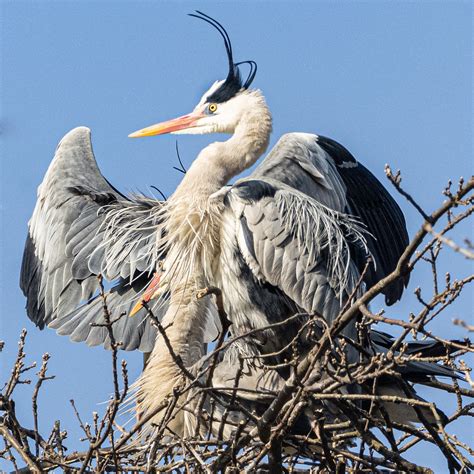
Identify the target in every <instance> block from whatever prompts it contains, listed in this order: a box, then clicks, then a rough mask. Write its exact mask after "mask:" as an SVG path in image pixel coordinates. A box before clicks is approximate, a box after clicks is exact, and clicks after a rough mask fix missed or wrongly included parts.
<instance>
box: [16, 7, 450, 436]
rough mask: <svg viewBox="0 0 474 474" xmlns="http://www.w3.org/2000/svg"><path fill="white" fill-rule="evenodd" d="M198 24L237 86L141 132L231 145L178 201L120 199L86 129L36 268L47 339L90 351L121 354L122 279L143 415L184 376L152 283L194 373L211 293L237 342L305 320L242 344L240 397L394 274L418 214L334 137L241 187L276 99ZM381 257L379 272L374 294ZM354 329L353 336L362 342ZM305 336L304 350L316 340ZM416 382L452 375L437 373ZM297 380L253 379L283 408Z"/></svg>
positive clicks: (33, 314)
mask: <svg viewBox="0 0 474 474" xmlns="http://www.w3.org/2000/svg"><path fill="white" fill-rule="evenodd" d="M198 16H199V17H200V18H201V19H203V20H205V21H207V22H208V23H211V24H212V25H213V26H214V27H215V28H217V29H218V30H219V32H220V34H221V35H222V37H223V38H224V43H225V47H226V50H227V55H228V60H229V73H228V75H227V78H226V79H225V80H224V81H218V82H216V83H214V84H213V85H212V87H211V88H210V89H209V90H208V91H207V92H206V93H205V94H204V95H203V97H202V99H201V101H200V102H199V103H198V104H197V106H196V107H195V109H194V110H193V112H191V113H190V114H188V115H185V116H182V117H179V118H178V119H174V120H171V121H168V122H163V123H160V124H157V125H153V126H151V127H147V128H145V129H143V130H140V131H138V132H135V133H134V134H132V135H131V136H132V137H140V136H150V135H158V134H162V133H190V134H201V133H202V134H204V133H230V134H231V135H232V136H231V137H230V138H229V139H228V140H227V141H223V142H214V143H212V144H210V145H209V146H207V147H206V148H204V149H203V150H202V151H201V152H200V153H199V155H198V156H197V158H196V159H195V161H194V162H193V164H192V165H191V167H190V168H189V170H188V171H187V172H186V174H185V175H184V177H183V180H182V182H181V183H180V185H179V186H178V188H177V189H176V191H175V193H174V194H173V195H172V196H171V197H170V199H169V200H167V201H158V200H154V199H150V198H146V197H144V196H131V197H126V196H124V195H123V194H121V193H120V192H119V191H117V190H116V189H115V188H114V187H113V186H111V185H110V183H108V181H107V180H106V179H105V178H104V177H103V176H102V174H101V173H100V171H99V169H98V167H97V164H96V161H95V158H94V156H93V153H92V148H91V144H90V132H89V130H88V129H86V128H84V127H81V128H78V129H75V130H73V131H71V132H70V133H69V134H68V135H67V136H66V137H65V138H64V139H63V140H62V141H61V143H60V144H59V146H58V149H57V151H56V155H55V158H54V160H53V162H52V163H51V165H50V167H49V169H48V172H47V173H46V176H45V178H44V180H43V183H42V184H41V186H40V188H39V190H38V202H37V204H36V208H35V211H34V213H33V217H32V219H31V221H30V224H29V236H28V238H27V244H26V248H25V254H24V260H23V266H22V276H21V287H22V289H23V291H24V293H25V294H26V296H27V311H28V315H29V317H30V318H31V319H32V320H33V321H34V322H35V323H36V324H37V325H38V326H40V327H41V328H42V327H44V326H46V325H48V326H50V327H52V328H55V329H56V330H57V331H58V333H60V334H65V335H69V336H70V337H71V339H72V340H75V341H85V342H87V343H88V344H89V345H98V344H104V345H105V346H106V347H107V346H109V345H110V341H109V333H108V331H107V329H106V328H104V327H102V326H100V324H99V325H98V324H97V323H103V322H104V315H103V310H102V299H101V297H100V296H99V295H97V294H96V293H97V286H98V281H97V276H98V275H102V276H103V277H104V278H106V279H107V280H110V281H117V283H116V284H115V286H113V287H112V289H111V290H110V291H109V292H107V296H106V298H107V304H108V306H109V310H110V311H111V312H112V314H117V315H120V314H123V315H124V316H123V317H121V318H120V319H119V320H118V321H117V322H116V323H115V324H114V326H113V331H114V334H115V338H116V339H117V340H120V341H122V344H123V345H122V348H123V349H126V350H132V349H136V348H138V349H140V350H142V351H144V352H151V356H150V359H149V361H148V363H147V366H146V368H145V370H144V372H143V374H142V375H141V377H140V378H139V380H138V381H137V383H136V387H137V401H138V408H137V409H138V411H139V413H140V414H148V413H151V412H152V411H154V410H156V408H157V407H158V406H159V405H160V403H161V402H162V401H163V400H164V399H165V398H166V397H167V396H168V395H169V394H171V393H172V391H173V388H174V387H175V386H176V383H177V381H178V380H179V378H180V376H181V371H180V369H179V367H177V365H176V363H175V360H174V359H173V357H172V354H171V353H170V351H169V348H168V347H167V345H166V344H164V343H163V340H162V337H161V336H157V335H156V330H155V328H154V327H153V326H152V324H151V323H150V319H149V318H147V314H148V312H147V309H146V308H143V307H141V304H140V303H139V302H140V299H141V297H142V296H143V292H144V291H145V290H146V289H147V287H148V290H147V291H148V293H149V298H148V297H147V299H149V304H148V306H149V308H150V309H151V310H152V311H153V312H154V314H155V315H156V316H157V317H158V318H159V319H161V321H162V325H163V327H164V328H165V330H166V334H167V337H168V339H169V341H170V343H171V345H172V347H173V351H174V353H175V354H179V356H180V358H181V359H182V361H183V363H184V364H185V366H186V367H188V368H189V369H190V370H193V371H194V372H195V373H198V372H199V370H200V367H201V366H202V364H203V359H202V357H203V355H204V352H203V344H204V343H205V342H206V341H209V340H212V339H213V338H214V337H215V324H214V317H213V303H212V302H211V299H210V298H209V297H206V298H202V299H196V292H197V291H198V290H199V289H201V288H203V287H205V286H217V287H218V288H220V289H221V291H222V294H223V301H224V307H225V311H226V313H227V315H228V317H229V319H230V321H231V323H232V326H231V332H232V334H233V335H243V334H245V333H246V332H248V331H249V330H254V329H263V328H266V327H267V326H269V325H271V324H273V323H276V322H283V321H285V320H286V319H288V318H289V317H291V316H293V315H294V314H296V313H302V316H301V318H294V319H293V320H291V322H290V323H288V324H282V325H281V326H278V327H272V328H267V329H264V330H262V331H259V332H257V333H253V334H252V335H251V336H247V337H243V338H242V339H241V340H239V343H238V344H233V345H231V346H230V347H229V348H228V350H227V351H226V352H225V353H224V355H223V356H222V357H221V358H220V360H219V365H218V367H217V368H216V370H215V373H214V378H213V383H214V384H216V385H223V386H227V387H232V381H231V379H230V378H229V375H230V374H232V373H235V367H236V364H237V361H238V360H239V359H240V358H241V357H247V356H256V357H260V356H262V355H265V354H269V353H276V354H278V355H277V356H275V357H276V359H275V362H276V363H279V362H281V361H282V360H284V359H285V357H287V353H286V352H285V347H287V345H288V344H289V343H290V342H291V341H292V340H294V339H295V337H298V334H299V331H300V329H301V327H302V324H303V323H304V322H305V321H307V320H308V318H310V317H311V315H314V314H317V315H319V316H320V325H322V326H324V325H326V326H330V325H331V323H332V322H333V321H334V319H335V318H336V317H337V315H338V314H339V313H340V311H341V308H343V306H344V305H345V304H346V303H347V301H348V300H349V298H350V297H353V296H355V295H357V294H358V293H359V292H361V291H363V289H364V286H365V287H370V286H372V285H374V284H375V283H376V282H377V281H379V280H380V279H381V278H383V277H384V276H386V275H387V274H388V273H390V272H391V271H392V270H393V269H394V268H395V266H396V263H397V262H398V259H399V257H400V255H401V253H402V252H403V250H404V248H405V247H406V245H407V242H408V236H407V232H406V227H405V222H404V218H403V214H402V213H401V211H400V209H399V207H398V206H397V204H396V203H395V201H394V200H393V199H392V198H391V196H390V195H389V193H388V192H387V191H386V190H385V188H384V187H383V186H382V185H381V184H380V182H379V181H378V180H377V179H376V178H375V177H374V176H373V175H372V174H371V173H370V172H369V171H368V170H367V169H366V168H364V167H363V166H362V165H361V164H360V163H358V162H357V161H356V160H355V159H354V157H353V156H352V155H351V154H350V153H349V152H348V151H347V150H346V149H345V148H344V147H342V146H341V145H339V144H338V143H336V142H334V141H333V140H330V139H327V138H324V137H320V136H317V135H311V134H304V133H290V134H287V135H284V136H283V137H282V138H281V139H280V140H279V142H278V143H277V144H276V146H275V147H274V148H273V150H272V151H271V152H270V153H269V154H268V155H267V157H266V158H265V159H264V160H263V162H262V163H261V164H260V165H259V166H258V167H257V169H256V170H255V171H254V172H253V173H252V174H251V175H250V176H249V177H248V178H244V179H242V180H239V181H238V182H237V183H235V184H234V185H233V186H231V187H228V186H226V185H227V183H228V182H229V180H230V179H231V178H232V177H234V176H236V175H238V174H240V173H241V172H242V171H244V170H246V169H247V168H249V167H250V166H251V165H253V164H254V163H255V162H256V161H257V160H258V158H259V157H260V156H261V155H262V154H263V153H264V152H265V150H266V148H267V146H268V143H269V139H270V133H271V130H272V120H271V114H270V111H269V109H268V106H267V104H266V102H265V99H264V97H263V95H262V93H261V92H260V91H258V90H252V89H250V85H251V83H252V81H253V79H254V77H255V73H256V65H255V63H254V62H253V61H246V62H245V63H247V64H248V65H249V66H250V72H249V75H248V77H247V79H246V80H245V81H243V80H242V79H241V76H240V71H239V65H240V64H242V63H234V61H233V55H232V47H231V44H230V40H229V38H228V35H227V33H226V32H225V30H224V29H223V28H222V27H221V25H220V24H218V23H217V22H215V21H214V20H212V19H210V17H208V16H206V15H203V14H199V15H198ZM369 256H370V257H371V258H372V261H373V263H371V264H370V265H369V266H368V267H367V271H366V272H365V273H364V276H363V280H364V284H363V285H362V286H361V285H358V284H357V283H358V280H359V279H360V277H361V272H362V269H363V268H364V266H365V265H366V262H367V258H368V257H369ZM156 274H158V276H159V278H156V277H155V278H154V275H156ZM150 282H151V283H150ZM405 284H406V280H404V279H400V280H398V281H396V282H394V283H393V284H392V285H391V286H389V287H388V288H387V289H386V290H385V297H386V301H387V303H388V304H392V303H394V302H395V301H397V300H398V299H399V298H400V296H401V294H402V291H403V288H404V285H405ZM149 285H152V286H151V290H150V286H149ZM155 285H156V290H155V289H154V288H155ZM84 301H85V303H84ZM137 302H138V304H137ZM135 312H136V313H137V314H136V316H135V317H133V318H130V317H127V315H128V314H130V313H135ZM91 323H95V324H91ZM355 325H356V321H353V322H352V323H350V324H348V325H347V326H346V328H345V329H344V332H343V334H344V335H345V336H346V337H348V338H351V339H354V340H355V339H356V331H355V327H356V326H355ZM322 326H321V329H323V327H322ZM213 327H214V330H212V328H213ZM377 337H378V336H375V339H377ZM300 339H301V341H300V343H301V345H302V347H303V350H304V345H305V344H311V341H310V340H303V339H304V338H300ZM379 339H380V337H379ZM378 342H380V340H379V341H378ZM367 344H368V345H369V346H370V347H372V348H374V347H376V346H377V342H374V341H372V342H370V341H367ZM352 356H354V357H355V354H353V355H352ZM352 356H351V351H350V350H348V357H349V358H350V357H352ZM413 370H415V371H418V372H419V371H425V373H427V374H432V375H446V371H447V369H443V368H442V367H439V366H436V365H434V366H433V364H425V365H422V366H417V367H413ZM285 377H287V374H286V373H285V371H284V370H283V371H276V370H270V371H266V370H264V368H263V367H261V366H259V364H256V365H255V364H254V366H253V367H252V368H251V369H249V370H248V371H247V374H246V377H244V379H243V382H242V383H245V384H247V385H248V386H250V387H253V388H255V387H257V386H259V387H263V389H264V390H266V391H268V393H269V396H270V395H271V394H273V393H275V392H277V391H278V389H279V387H281V384H282V383H284V380H285ZM239 396H241V395H239ZM242 397H243V400H244V401H246V402H249V403H254V402H259V403H263V404H265V403H266V400H252V399H251V398H252V397H249V396H248V397H247V399H246V396H245V395H242ZM161 416H162V414H160V413H158V414H157V415H156V416H155V418H153V420H152V422H159V421H160V419H161ZM194 421H195V417H194V418H193V415H190V414H189V413H188V412H184V411H183V412H181V413H178V414H177V415H176V416H175V417H174V420H173V421H172V422H171V423H172V428H173V430H174V431H177V432H178V433H181V434H184V435H186V434H187V433H189V432H191V431H192V427H193V425H194Z"/></svg>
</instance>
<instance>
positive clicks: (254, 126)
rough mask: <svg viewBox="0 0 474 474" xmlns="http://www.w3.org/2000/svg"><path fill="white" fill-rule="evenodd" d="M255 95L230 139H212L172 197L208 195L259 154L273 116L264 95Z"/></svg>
mask: <svg viewBox="0 0 474 474" xmlns="http://www.w3.org/2000/svg"><path fill="white" fill-rule="evenodd" d="M256 99H257V100H256V101H255V106H254V107H252V108H249V109H248V110H246V111H245V112H244V113H243V115H242V117H241V118H240V120H239V123H238V124H237V126H236V127H235V130H234V134H233V135H232V137H231V138H229V140H227V141H224V142H214V143H211V144H210V145H208V146H207V147H206V148H204V149H203V150H202V151H201V152H200V153H199V155H198V156H197V158H196V159H195V160H194V162H193V164H192V165H191V167H190V168H189V170H188V171H187V172H186V175H185V176H184V178H183V180H182V181H181V184H180V185H179V186H178V188H177V189H176V191H175V193H174V194H173V196H172V197H171V199H177V198H186V197H187V198H188V199H193V200H196V199H197V198H199V197H202V198H204V197H209V196H210V195H211V194H213V193H215V192H216V191H218V190H219V189H220V188H222V186H225V185H226V184H227V183H228V182H229V180H230V179H231V178H233V177H234V176H237V175H238V174H239V173H241V172H242V171H244V170H246V169H247V168H249V167H250V166H252V165H253V164H254V163H255V162H256V161H257V160H258V159H259V158H260V156H261V155H262V154H263V153H264V152H265V150H266V149H267V146H268V142H269V140H270V133H271V131H272V118H271V114H270V111H269V110H268V107H267V105H266V103H265V100H264V99H263V96H261V95H256Z"/></svg>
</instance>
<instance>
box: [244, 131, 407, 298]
mask: <svg viewBox="0 0 474 474" xmlns="http://www.w3.org/2000/svg"><path fill="white" fill-rule="evenodd" d="M252 178H259V179H264V180H266V179H274V180H277V181H279V182H282V183H285V184H287V185H289V186H291V187H293V188H295V189H298V190H299V191H300V192H302V193H305V194H307V195H309V196H311V197H312V198H313V199H315V200H317V201H319V202H320V203H322V204H324V205H325V206H327V207H329V208H330V209H333V210H337V211H339V212H346V213H349V214H352V215H354V216H356V217H357V218H358V219H359V220H360V221H361V222H362V223H363V224H364V225H365V226H366V229H367V231H368V235H366V240H367V246H368V249H369V251H370V254H371V255H372V258H373V260H374V265H373V266H371V268H370V270H369V271H368V272H367V274H366V277H365V283H366V285H367V286H368V287H371V286H373V285H374V284H375V283H377V282H378V281H379V280H380V279H381V278H383V277H385V276H386V275H388V274H389V273H391V272H392V271H393V270H394V269H395V267H396V265H397V262H398V260H399V258H400V256H401V254H402V253H403V251H404V250H405V248H406V246H407V245H408V233H407V230H406V224H405V219H404V217H403V213H402V211H401V210H400V208H399V207H398V205H397V203H396V202H395V200H394V199H393V198H392V197H391V196H390V194H389V193H388V191H387V190H386V189H385V188H384V186H383V185H382V184H381V183H380V181H378V179H377V178H376V177H375V176H374V175H373V174H372V173H371V172H370V171H369V170H367V169H366V168H365V167H364V166H363V165H361V164H360V163H359V162H357V161H356V160H355V158H354V157H353V156H352V155H351V154H350V153H349V151H347V150H346V149H345V148H344V147H343V146H342V145H340V144H338V143H337V142H335V141H334V140H331V139H329V138H325V137H321V136H317V135H312V134H305V133H291V134H287V135H284V136H282V138H281V139H280V140H279V141H278V143H277V144H276V145H275V147H274V148H273V149H272V151H271V152H270V153H269V155H268V156H267V157H266V158H265V160H264V161H263V163H262V164H261V165H260V166H259V167H258V168H257V170H256V171H255V172H254V174H253V175H252ZM366 257H367V255H366V254H364V252H361V251H360V249H355V251H353V258H354V261H355V262H356V264H357V266H358V267H359V270H361V268H363V266H364V265H365V262H366ZM407 283H408V279H404V280H398V281H396V282H394V283H393V284H392V285H391V286H389V287H387V289H386V290H385V292H384V294H385V297H386V302H387V304H392V303H394V302H395V301H397V300H398V299H400V297H401V294H402V292H403V287H404V285H405V286H406V284H407Z"/></svg>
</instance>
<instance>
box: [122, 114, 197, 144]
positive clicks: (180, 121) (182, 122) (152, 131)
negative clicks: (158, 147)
mask: <svg viewBox="0 0 474 474" xmlns="http://www.w3.org/2000/svg"><path fill="white" fill-rule="evenodd" d="M201 117H202V115H196V114H188V115H183V116H182V117H178V118H175V119H173V120H168V121H167V122H161V123H157V124H155V125H151V126H150V127H146V128H142V129H141V130H137V131H136V132H133V133H131V134H130V135H129V137H130V138H140V137H152V136H153V135H163V134H164V133H172V132H177V131H178V130H183V129H185V128H191V127H192V126H193V125H194V124H195V123H196V122H197V121H198V120H199V119H200V118H201Z"/></svg>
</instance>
